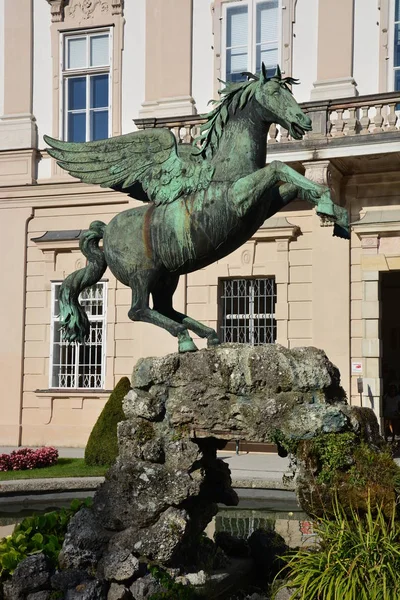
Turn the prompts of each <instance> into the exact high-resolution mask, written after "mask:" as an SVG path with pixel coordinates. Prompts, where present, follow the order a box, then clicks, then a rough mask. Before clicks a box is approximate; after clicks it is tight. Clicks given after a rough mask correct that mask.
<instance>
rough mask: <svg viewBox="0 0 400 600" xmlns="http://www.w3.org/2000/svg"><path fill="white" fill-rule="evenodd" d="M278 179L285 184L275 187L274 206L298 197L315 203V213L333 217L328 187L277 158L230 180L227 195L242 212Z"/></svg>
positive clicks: (239, 211)
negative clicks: (278, 199)
mask: <svg viewBox="0 0 400 600" xmlns="http://www.w3.org/2000/svg"><path fill="white" fill-rule="evenodd" d="M279 182H285V185H283V186H281V187H280V188H279V195H280V197H281V201H278V202H277V210H279V208H282V206H285V205H286V204H287V203H288V202H290V201H291V200H293V199H294V198H295V197H299V198H301V199H302V200H306V201H307V202H310V203H311V204H313V205H314V206H316V207H317V212H318V214H320V215H323V216H326V217H328V218H333V219H335V212H334V209H333V202H332V200H331V198H330V193H329V188H328V187H326V186H323V185H319V184H317V183H314V182H313V181H310V180H309V179H307V178H306V177H304V176H303V175H300V174H299V173H297V171H295V170H294V169H292V168H291V167H288V166H287V165H285V164H284V163H281V162H279V161H277V160H274V161H273V162H272V163H271V164H270V165H267V166H266V167H264V168H263V169H260V170H259V171H255V172H254V173H251V174H250V175H247V176H246V177H242V178H241V179H239V180H238V181H236V182H235V183H234V185H233V186H232V188H231V190H230V195H231V199H232V201H233V203H234V205H235V206H236V209H237V211H238V213H239V215H240V216H243V215H245V214H246V213H247V211H248V210H249V209H250V208H251V207H252V206H254V204H256V203H257V202H258V201H259V199H260V198H261V197H262V196H263V195H265V192H267V191H268V190H270V189H271V188H273V186H276V185H277V184H278V183H279ZM269 197H270V196H269ZM271 214H274V213H271ZM270 216H271V215H270Z"/></svg>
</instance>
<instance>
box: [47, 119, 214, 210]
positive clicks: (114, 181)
mask: <svg viewBox="0 0 400 600" xmlns="http://www.w3.org/2000/svg"><path fill="white" fill-rule="evenodd" d="M44 140H45V142H46V143H47V144H49V146H51V149H49V150H48V152H49V154H50V156H52V157H53V158H55V159H56V160H57V164H58V165H60V167H61V168H62V169H65V170H66V171H68V173H69V174H70V175H72V176H73V177H77V178H78V179H80V180H81V181H83V182H84V183H94V184H99V185H100V186H101V187H108V188H112V189H113V190H117V191H120V192H124V193H126V194H128V195H129V196H132V197H133V198H136V199H138V200H142V201H143V202H149V201H150V202H154V203H155V204H157V205H158V204H168V203H170V202H173V201H174V200H176V199H177V198H179V197H180V196H182V195H183V194H188V193H192V192H196V191H197V190H201V189H205V188H206V187H207V186H208V185H209V183H210V181H211V178H212V176H213V173H214V169H213V167H212V166H211V164H210V163H209V162H208V161H206V160H202V161H197V160H192V159H191V157H190V156H189V154H188V153H187V152H183V153H182V156H180V155H178V150H177V144H176V139H175V136H174V135H173V133H172V132H171V131H170V130H169V129H144V130H142V131H134V132H133V133H128V134H126V135H120V136H118V137H113V138H108V139H105V140H98V141H96V142H84V143H75V142H63V141H60V140H56V139H54V138H51V137H49V136H44Z"/></svg>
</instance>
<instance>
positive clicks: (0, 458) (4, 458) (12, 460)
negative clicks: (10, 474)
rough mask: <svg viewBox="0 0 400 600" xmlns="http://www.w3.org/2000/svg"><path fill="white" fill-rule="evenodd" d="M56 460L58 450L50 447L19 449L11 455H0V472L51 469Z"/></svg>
mask: <svg viewBox="0 0 400 600" xmlns="http://www.w3.org/2000/svg"><path fill="white" fill-rule="evenodd" d="M57 460H58V450H56V448H53V447H52V446H49V447H46V448H38V449H37V450H32V449H31V448H20V449H19V450H13V452H11V454H0V471H22V470H24V469H40V468H41V467H51V465H55V464H56V462H57Z"/></svg>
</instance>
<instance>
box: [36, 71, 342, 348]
mask: <svg viewBox="0 0 400 600" xmlns="http://www.w3.org/2000/svg"><path fill="white" fill-rule="evenodd" d="M247 75H248V80H247V81H244V82H241V83H237V84H226V85H225V88H224V89H222V90H221V91H220V100H219V101H218V102H215V106H214V108H213V110H212V111H211V112H210V113H209V114H208V115H207V117H206V118H207V120H206V122H205V123H204V124H203V125H202V128H201V135H200V138H199V140H197V146H196V147H193V146H191V145H189V144H179V145H178V144H177V141H176V139H175V137H174V135H173V133H172V132H171V131H170V130H168V129H158V128H153V129H145V130H142V131H135V132H133V133H129V134H126V135H121V136H118V137H115V138H110V139H105V140H100V141H95V142H87V143H73V142H63V141H59V140H56V139H53V138H50V137H48V136H45V138H44V139H45V141H46V142H47V143H48V144H49V145H50V146H51V149H49V150H48V152H49V154H50V155H51V156H53V157H54V158H55V159H57V162H58V164H59V165H60V167H62V168H63V169H65V170H67V171H68V172H69V173H70V174H71V175H72V176H74V177H77V178H79V179H80V180H81V181H83V182H85V183H91V184H99V185H100V186H102V187H107V188H112V189H113V190H118V191H120V192H124V193H125V194H128V195H129V196H131V197H133V198H135V199H137V200H141V201H143V202H144V204H143V206H139V207H137V208H132V209H129V210H125V211H123V212H121V213H119V214H117V215H116V216H115V217H114V218H113V219H112V220H111V221H110V223H109V224H108V225H106V224H105V223H103V222H101V221H94V222H93V223H91V225H90V227H89V229H88V230H87V231H86V232H84V233H83V234H82V235H81V239H80V248H81V251H82V252H83V254H84V255H85V256H86V258H87V261H88V262H87V266H86V267H84V268H83V269H80V270H78V271H75V272H74V273H72V274H71V275H69V276H68V277H67V278H66V279H65V281H64V282H63V284H62V286H61V289H60V297H59V300H60V320H61V323H62V326H63V330H64V339H66V340H68V341H71V342H72V341H78V342H82V343H83V342H84V340H85V338H86V336H87V335H88V333H89V321H88V318H87V316H86V313H85V311H84V309H83V308H82V306H81V305H80V303H79V294H80V293H81V292H82V290H84V289H85V288H86V287H88V286H92V285H94V284H95V283H96V282H97V281H99V279H100V278H101V277H102V276H103V274H104V272H105V270H106V268H107V266H108V267H109V268H110V269H111V271H112V273H113V274H114V275H115V277H116V278H117V279H118V280H119V281H121V282H122V283H123V284H124V285H126V286H129V287H130V288H131V290H132V305H131V308H130V310H129V313H128V316H129V318H130V319H132V320H133V321H144V322H146V323H152V324H154V325H157V326H159V327H163V328H164V329H166V330H167V331H169V332H170V333H171V334H172V335H173V336H175V337H177V338H178V345H179V351H180V352H188V351H194V350H196V349H197V348H196V346H195V344H194V342H193V340H192V338H191V337H190V335H189V333H188V330H191V331H193V332H194V333H195V334H197V335H198V336H200V337H201V338H207V343H208V346H214V345H217V344H219V343H220V342H219V339H218V335H217V333H216V332H215V331H214V330H213V329H211V328H210V327H207V326H205V325H203V324H202V323H200V322H199V321H196V320H195V319H192V318H191V317H189V316H187V315H185V314H182V313H179V312H177V311H176V310H175V309H174V308H173V303H172V298H173V294H174V292H175V290H176V287H177V285H178V280H179V276H180V275H182V274H183V273H190V272H192V271H196V270H197V269H201V268H203V267H205V266H207V265H209V264H211V263H213V262H215V261H217V260H219V259H221V258H223V257H224V256H226V255H228V254H229V253H231V252H232V251H233V250H235V249H237V248H238V247H239V246H241V245H242V244H243V243H244V242H246V241H247V240H248V239H249V238H250V237H251V236H252V235H253V234H254V233H255V232H256V231H257V229H258V228H259V227H260V226H261V225H262V223H263V222H264V221H265V220H266V219H268V218H269V217H271V216H272V215H274V214H275V213H276V212H277V211H279V210H280V209H281V208H282V207H284V206H285V205H287V204H288V203H289V202H291V201H292V200H294V199H295V198H298V197H299V198H301V199H304V200H306V201H308V202H309V203H311V204H312V205H314V206H315V207H316V210H317V213H318V214H319V215H320V216H321V217H323V218H325V219H328V220H331V221H334V235H337V236H339V237H343V238H348V236H349V229H348V215H347V212H346V210H345V209H343V208H341V207H340V206H337V205H335V204H333V202H332V200H331V197H330V192H329V189H328V188H327V187H324V186H321V185H318V184H316V183H314V182H312V181H310V180H308V179H306V178H305V177H303V176H302V175H300V174H299V173H297V172H296V171H295V170H293V169H292V168H290V167H288V166H286V165H285V164H283V163H281V162H279V161H273V162H272V163H271V164H269V165H266V153H267V135H268V130H269V128H270V126H271V124H272V123H277V124H279V125H281V126H282V127H284V128H285V129H287V130H288V131H289V134H290V135H291V137H292V138H293V139H295V140H301V139H302V137H303V135H304V133H305V132H306V131H310V130H311V120H310V119H309V117H308V116H307V115H305V114H304V113H303V111H302V110H301V108H300V106H299V105H298V104H297V102H296V100H295V99H294V97H293V95H292V93H291V90H290V88H289V85H291V84H293V83H296V80H294V79H292V78H290V77H287V78H282V77H281V73H280V70H279V68H277V71H276V74H275V75H274V76H273V77H271V78H268V77H267V75H266V69H265V66H264V64H263V65H262V70H261V73H260V74H259V75H252V74H250V73H248V74H247ZM100 240H103V247H102V249H101V248H100V247H99V242H100ZM150 295H151V296H152V301H153V305H152V308H151V307H150V304H149V299H150Z"/></svg>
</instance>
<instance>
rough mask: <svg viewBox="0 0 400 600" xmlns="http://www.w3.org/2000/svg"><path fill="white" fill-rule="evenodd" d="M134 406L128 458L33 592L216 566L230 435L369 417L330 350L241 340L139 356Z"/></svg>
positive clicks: (303, 430)
mask: <svg viewBox="0 0 400 600" xmlns="http://www.w3.org/2000/svg"><path fill="white" fill-rule="evenodd" d="M124 412H125V415H126V420H125V421H123V422H121V423H120V424H119V428H118V438H119V457H118V459H117V461H116V463H115V464H114V466H112V467H111V469H110V470H109V472H108V473H107V476H106V481H105V483H104V484H103V485H102V486H101V488H100V489H99V490H98V491H97V493H96V495H95V498H94V504H93V508H92V509H88V508H84V509H82V510H81V511H80V512H78V513H77V514H76V515H75V516H74V517H73V518H72V520H71V522H70V525H69V529H68V533H67V536H66V538H65V542H64V546H63V550H62V553H61V555H60V558H59V563H60V567H61V571H59V572H58V573H56V574H54V575H52V574H51V573H49V574H48V578H47V580H46V583H41V584H40V586H39V588H36V589H32V590H30V592H35V593H39V591H40V590H41V591H40V594H43V593H47V592H44V590H50V589H51V590H60V591H62V592H63V594H64V597H65V598H70V599H72V598H78V597H79V598H87V599H89V598H108V599H109V600H111V599H113V600H116V599H119V598H126V599H135V600H143V599H145V598H149V597H150V596H151V594H153V593H154V592H155V591H156V590H157V584H156V583H155V580H154V578H153V577H152V576H151V575H149V574H148V567H147V566H148V564H149V563H156V564H157V565H161V566H162V567H166V568H168V569H170V572H171V573H172V574H173V575H174V576H182V575H184V574H185V573H191V572H194V571H199V570H200V569H206V570H207V569H212V568H215V567H218V566H219V564H220V563H221V560H223V559H224V557H223V553H222V552H221V551H219V550H218V549H217V548H216V546H215V545H214V543H213V542H211V540H208V539H206V538H204V536H203V535H202V532H203V531H204V529H205V527H206V525H207V524H208V523H209V521H210V520H211V519H212V517H213V515H215V514H216V512H217V503H223V504H227V505H235V504H237V502H238V499H237V495H236V493H235V491H234V490H233V489H232V486H231V477H230V472H229V468H228V466H227V465H226V464H225V463H224V462H223V461H222V460H220V459H218V458H217V450H218V449H220V448H223V447H224V445H225V443H226V442H227V441H228V440H230V439H246V440H249V441H254V442H271V441H278V442H279V443H284V441H285V440H286V441H287V440H289V441H291V442H298V441H299V440H309V439H311V438H313V437H315V436H316V435H318V434H321V433H340V432H344V431H348V432H349V431H350V432H355V433H356V434H359V433H360V431H361V430H362V428H363V427H364V429H365V418H366V417H365V414H366V413H365V410H364V412H362V411H361V412H360V411H359V410H356V409H352V408H351V407H349V406H348V405H347V404H346V402H345V394H344V391H343V389H342V388H341V387H340V378H339V372H338V370H337V369H336V368H335V367H334V366H333V365H332V364H331V363H330V362H329V360H328V359H327V357H326V355H325V354H324V353H323V352H322V351H320V350H317V349H315V348H299V349H294V350H288V349H286V348H283V347H281V346H278V345H267V346H259V347H250V346H246V345H239V344H238V345H235V344H226V345H222V346H219V347H216V348H214V349H208V350H202V351H199V352H196V353H188V354H183V355H179V354H172V355H169V356H166V357H163V358H146V359H142V360H140V361H139V362H138V363H137V365H136V367H135V369H134V372H133V376H132V389H131V391H130V392H129V394H128V395H127V396H126V398H125V400H124ZM367 412H368V411H367ZM369 413H370V414H369V417H368V419H369V420H370V421H371V422H373V421H374V419H375V417H371V415H372V411H369ZM363 423H364V425H363ZM375 423H376V420H375ZM370 429H371V428H370ZM372 429H374V427H372ZM374 432H375V433H374V435H375V434H376V435H377V431H376V430H375V429H374ZM33 558H34V557H30V558H28V559H26V560H27V561H29V560H31V561H32V559H33ZM39 559H40V560H42V559H43V557H42V558H40V557H37V558H36V560H39ZM25 562H26V561H25ZM50 582H52V583H50ZM46 586H47V587H46ZM79 586H81V587H80V588H79ZM17 588H18V577H17V573H16V574H15V575H14V577H13V581H12V582H10V583H7V584H6V585H5V597H6V598H10V599H11V598H13V599H14V598H21V599H22V598H26V597H27V595H26V594H25V593H24V592H23V590H20V592H21V593H20V595H15V593H14V592H15V590H16V589H17ZM79 589H80V590H81V592H79V594H80V595H77V594H78V592H77V590H79ZM13 590H14V592H13ZM85 590H86V592H85ZM83 593H85V594H86V595H82V594H83ZM13 594H14V595H13ZM47 597H49V596H47ZM208 597H211V596H208ZM44 598H45V596H36V595H35V594H33V593H31V594H30V595H29V600H42V599H44Z"/></svg>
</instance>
